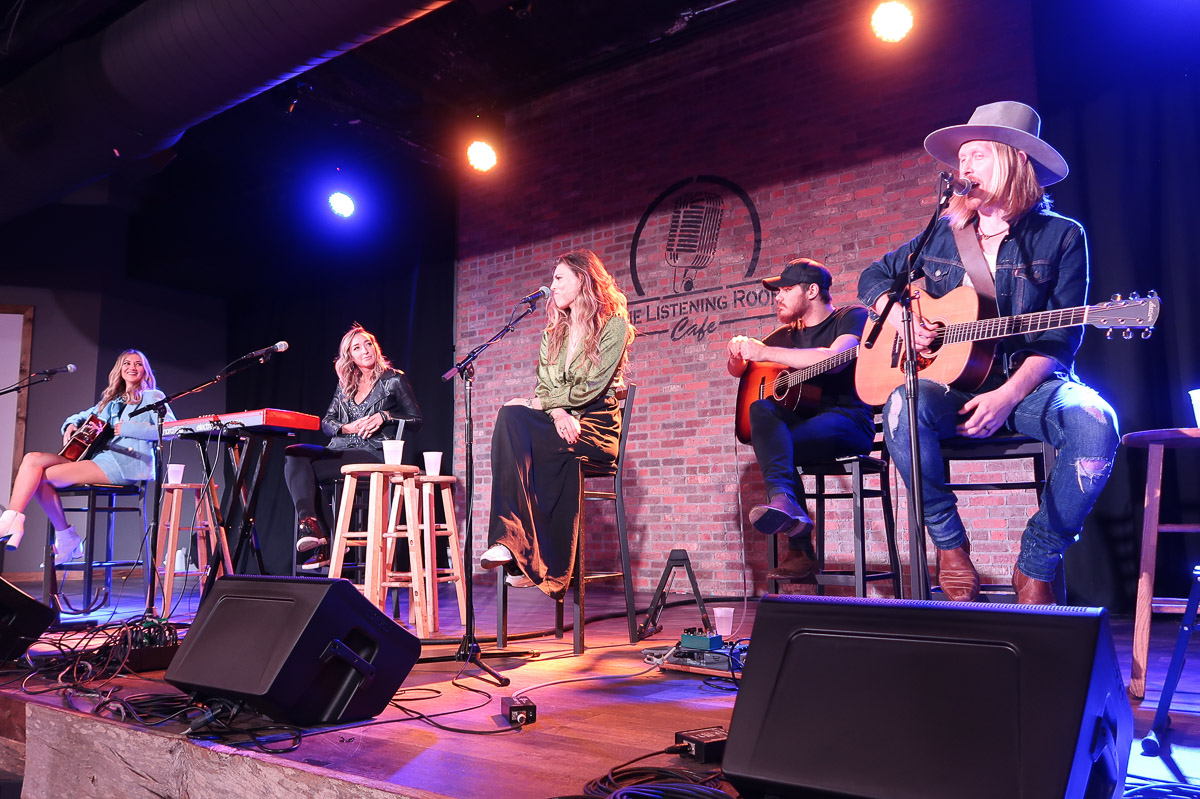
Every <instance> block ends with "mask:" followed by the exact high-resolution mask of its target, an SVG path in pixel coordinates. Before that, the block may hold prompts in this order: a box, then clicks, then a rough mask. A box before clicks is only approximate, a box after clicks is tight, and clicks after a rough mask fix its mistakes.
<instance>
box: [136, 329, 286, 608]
mask: <svg viewBox="0 0 1200 799" xmlns="http://www.w3.org/2000/svg"><path fill="white" fill-rule="evenodd" d="M274 354H275V351H274V350H272V351H270V352H263V353H257V354H255V357H253V358H251V357H248V356H246V357H242V358H238V359H237V360H236V361H233V362H232V363H231V364H229V365H228V366H226V367H225V368H224V369H223V370H221V373H220V374H218V375H217V376H215V377H214V378H213V379H212V380H206V381H204V382H203V383H200V384H199V385H195V386H192V387H191V388H189V389H187V390H186V391H180V392H179V393H177V394H172V395H171V396H169V397H163V398H162V399H160V400H159V401H158V402H152V403H150V404H149V405H146V406H144V407H141V408H138V409H137V410H136V411H134V412H133V413H131V414H129V418H130V419H132V418H133V417H135V416H141V415H142V414H143V413H149V412H150V411H155V424H156V427H157V435H156V436H155V439H154V503H153V505H152V506H151V508H150V514H151V515H150V545H149V546H150V551H149V552H148V553H147V555H146V560H147V561H148V562H150V564H151V565H150V566H148V567H147V568H146V609H145V617H146V618H154V617H156V616H157V615H158V613H157V611H156V610H155V604H156V601H157V599H158V582H157V581H158V566H157V564H156V563H154V560H155V559H156V558H157V557H158V524H159V513H160V505H161V504H162V483H163V472H164V470H165V469H166V464H165V463H163V452H162V449H163V421H164V417H165V415H166V409H167V406H168V405H169V404H170V403H172V402H174V401H175V400H177V399H179V398H180V397H186V396H188V395H189V394H195V393H196V392H198V391H203V390H204V389H206V388H208V387H209V386H213V385H216V384H217V383H220V382H221V381H222V380H224V379H225V378H227V377H230V376H232V375H235V374H237V373H238V372H241V371H243V370H245V369H248V368H250V367H251V366H253V365H254V364H255V363H266V362H267V361H268V360H270V359H271V356H272V355H274ZM206 457H207V456H206ZM206 465H207V463H206ZM205 473H206V480H211V479H212V477H211V473H210V472H209V470H208V469H207V468H206V469H205ZM214 510H215V511H216V512H217V515H218V518H217V519H216V520H215V523H216V524H217V525H218V526H220V527H224V526H225V520H224V518H221V511H220V508H215V509H214ZM216 540H217V546H218V547H219V546H221V544H220V541H221V540H222V539H221V537H220V536H216ZM171 556H172V553H164V555H163V557H171ZM223 558H224V553H223V552H219V551H218V552H214V553H213V557H212V559H211V561H210V563H209V566H208V576H207V579H206V580H205V583H204V590H203V592H202V594H203V596H204V597H207V596H209V594H210V593H211V591H212V587H213V584H214V583H215V582H216V577H217V564H219V563H220V562H221V560H222V559H223ZM167 568H170V566H169V565H168V566H167ZM168 611H169V609H168ZM168 615H169V613H168Z"/></svg>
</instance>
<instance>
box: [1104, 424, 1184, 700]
mask: <svg viewBox="0 0 1200 799" xmlns="http://www.w3.org/2000/svg"><path fill="white" fill-rule="evenodd" d="M1121 443H1122V444H1124V445H1125V446H1127V447H1146V448H1148V449H1149V458H1148V460H1147V462H1146V499H1145V505H1144V507H1145V510H1144V513H1143V516H1142V557H1141V566H1140V568H1139V574H1138V591H1137V606H1136V609H1135V611H1134V617H1133V665H1132V667H1131V669H1130V674H1129V695H1130V696H1131V697H1133V698H1134V699H1142V698H1143V697H1145V695H1146V659H1147V656H1148V653H1149V649H1150V619H1151V616H1152V614H1153V611H1156V610H1157V611H1160V612H1164V613H1183V611H1184V607H1185V605H1186V603H1187V600H1186V598H1183V597H1178V598H1176V597H1156V596H1154V566H1155V558H1156V557H1157V555H1158V534H1159V533H1200V525H1196V524H1162V523H1161V522H1160V521H1159V509H1160V505H1161V503H1162V472H1163V451H1164V450H1166V449H1168V448H1171V449H1185V448H1192V449H1195V448H1200V428H1196V427H1183V428H1180V427H1173V428H1168V429H1166V430H1142V431H1140V432H1137V433H1129V434H1127V435H1125V436H1123V437H1122V438H1121Z"/></svg>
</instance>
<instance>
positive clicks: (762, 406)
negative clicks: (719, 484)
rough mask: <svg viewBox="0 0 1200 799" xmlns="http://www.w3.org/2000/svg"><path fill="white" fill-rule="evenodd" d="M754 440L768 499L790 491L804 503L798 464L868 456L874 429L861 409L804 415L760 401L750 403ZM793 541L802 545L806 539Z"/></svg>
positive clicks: (792, 495) (829, 410)
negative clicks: (843, 456) (797, 469)
mask: <svg viewBox="0 0 1200 799" xmlns="http://www.w3.org/2000/svg"><path fill="white" fill-rule="evenodd" d="M750 440H751V441H752V442H753V445H754V457H755V458H756V459H757V460H758V466H759V468H760V469H762V475H763V483H764V484H766V487H767V497H768V498H769V497H773V496H775V495H776V494H786V495H787V496H789V497H791V498H793V499H795V500H796V501H797V502H799V503H800V504H804V483H803V482H802V481H801V480H800V476H799V475H797V474H796V464H797V463H802V462H804V461H818V460H829V459H832V458H836V457H838V456H840V455H863V454H866V453H868V452H870V451H871V445H872V444H873V443H874V441H875V427H874V425H873V424H872V423H871V419H870V418H869V417H868V416H867V415H866V414H865V413H860V412H857V411H852V410H843V409H839V408H829V409H827V410H825V411H823V412H821V413H818V414H816V415H815V416H807V417H805V416H799V415H798V414H796V413H793V412H792V411H789V410H786V409H784V408H781V407H780V406H779V405H778V404H777V403H775V402H774V401H772V400H767V399H761V400H755V401H754V402H752V403H751V404H750ZM793 543H795V544H796V546H795V547H793V548H800V547H801V543H802V542H793Z"/></svg>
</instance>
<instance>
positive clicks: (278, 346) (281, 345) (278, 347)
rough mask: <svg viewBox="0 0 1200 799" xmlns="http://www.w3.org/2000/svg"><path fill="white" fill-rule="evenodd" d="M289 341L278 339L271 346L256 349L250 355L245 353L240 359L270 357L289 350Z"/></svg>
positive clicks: (251, 359) (248, 359)
mask: <svg viewBox="0 0 1200 799" xmlns="http://www.w3.org/2000/svg"><path fill="white" fill-rule="evenodd" d="M287 348H288V343H287V342H286V341H276V342H275V343H274V344H272V345H271V346H269V347H264V348H263V349H261V350H255V351H254V352H252V353H250V354H249V355H243V356H242V357H240V358H238V360H239V361H253V360H255V359H256V358H268V357H270V356H272V355H274V354H275V353H277V352H287Z"/></svg>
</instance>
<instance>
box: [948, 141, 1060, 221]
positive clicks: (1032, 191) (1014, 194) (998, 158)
mask: <svg viewBox="0 0 1200 799" xmlns="http://www.w3.org/2000/svg"><path fill="white" fill-rule="evenodd" d="M984 144H986V145H988V147H990V148H991V150H992V153H993V155H995V166H994V167H993V169H992V183H993V185H991V186H983V187H982V188H983V190H984V191H986V192H987V193H988V194H990V195H991V196H992V197H993V198H995V199H997V200H999V201H1000V207H1001V208H1003V209H1004V218H1005V219H1006V220H1008V221H1009V222H1012V221H1014V220H1016V219H1019V218H1020V217H1022V216H1024V215H1025V213H1026V212H1028V211H1029V210H1031V209H1033V208H1035V207H1036V206H1038V205H1042V204H1045V205H1049V198H1048V197H1046V192H1045V189H1043V188H1042V187H1041V186H1039V185H1038V180H1037V173H1035V172H1034V171H1033V164H1032V163H1031V162H1030V160H1029V157H1028V156H1026V157H1025V158H1021V155H1020V151H1019V150H1018V149H1017V148H1016V147H1012V146H1011V145H1008V144H1004V143H1002V142H997V141H985V142H984ZM943 216H944V217H945V218H946V219H948V220H949V221H950V227H952V228H954V229H955V230H961V229H962V228H965V227H966V226H967V225H969V224H971V223H972V222H974V221H975V216H976V213H975V212H974V211H972V210H971V209H970V208H968V207H967V198H966V197H965V196H959V195H957V194H956V195H954V197H952V198H951V199H950V205H949V206H947V208H946V213H945V214H943Z"/></svg>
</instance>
